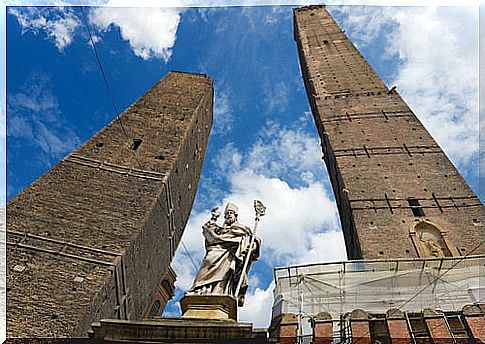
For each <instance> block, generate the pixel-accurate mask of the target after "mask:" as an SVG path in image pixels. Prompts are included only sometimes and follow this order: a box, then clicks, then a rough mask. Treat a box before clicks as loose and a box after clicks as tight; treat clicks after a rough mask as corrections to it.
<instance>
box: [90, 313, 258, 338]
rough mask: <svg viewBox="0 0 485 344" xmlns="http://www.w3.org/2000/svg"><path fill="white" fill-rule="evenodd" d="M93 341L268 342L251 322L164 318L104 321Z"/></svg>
mask: <svg viewBox="0 0 485 344" xmlns="http://www.w3.org/2000/svg"><path fill="white" fill-rule="evenodd" d="M91 337H92V339H93V340H95V341H98V340H104V341H107V342H111V341H123V342H132V343H137V342H140V343H147V342H150V343H254V344H257V343H266V342H267V333H266V331H258V330H253V326H252V324H250V323H237V322H234V321H227V320H226V321H224V320H202V319H187V318H163V319H159V320H151V321H126V320H101V321H100V322H98V323H94V324H93V326H92V331H91Z"/></svg>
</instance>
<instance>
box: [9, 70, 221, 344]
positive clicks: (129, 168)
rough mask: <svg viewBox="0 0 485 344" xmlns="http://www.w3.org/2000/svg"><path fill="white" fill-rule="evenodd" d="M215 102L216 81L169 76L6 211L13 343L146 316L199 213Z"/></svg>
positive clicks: (73, 333) (81, 333)
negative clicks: (195, 212)
mask: <svg viewBox="0 0 485 344" xmlns="http://www.w3.org/2000/svg"><path fill="white" fill-rule="evenodd" d="M212 100H213V86H212V81H211V79H210V78H208V77H206V76H204V75H195V74H188V73H180V72H173V73H170V74H169V75H168V76H166V77H165V78H164V79H162V80H161V81H160V82H159V83H158V84H156V85H155V86H154V87H153V88H152V89H151V90H149V91H148V92H147V93H146V94H145V95H144V96H142V97H141V98H140V99H138V100H137V101H136V102H135V103H134V104H133V105H132V106H130V107H129V108H128V109H127V110H126V111H125V112H124V113H123V114H122V115H121V116H120V118H119V120H117V119H115V120H114V121H113V122H111V123H110V124H109V125H108V126H106V127H105V128H104V129H103V130H101V131H100V132H99V133H97V134H96V135H95V136H94V137H92V138H91V139H90V140H88V141H87V142H86V143H84V144H83V145H82V146H81V147H79V148H78V149H76V150H75V151H74V152H73V153H71V154H69V155H68V156H67V157H66V158H64V159H63V160H62V161H61V162H60V163H59V164H58V165H57V166H55V167H54V168H52V169H51V170H50V171H48V172H47V173H46V174H45V175H44V176H42V177H41V178H39V179H38V180H37V181H35V182H34V183H32V185H30V186H29V187H28V188H26V189H25V190H23V191H22V192H21V193H20V194H18V195H17V196H16V197H15V198H13V199H12V200H11V201H10V202H9V203H8V205H7V210H8V215H7V228H8V230H7V246H8V250H7V261H8V263H7V271H8V272H7V275H8V280H7V297H8V304H7V306H8V317H7V336H8V337H26V336H27V337H64V336H78V337H79V336H80V337H84V336H87V332H88V330H89V329H90V325H91V323H92V322H93V321H96V320H99V319H101V318H118V319H138V318H139V317H140V316H141V315H142V313H143V310H144V308H145V307H146V306H147V304H148V302H149V301H150V299H151V297H152V296H153V295H154V293H155V292H156V290H157V287H158V286H159V282H160V281H161V279H162V277H163V276H164V275H166V273H169V272H170V271H169V266H170V262H171V260H172V258H173V255H174V252H175V250H176V248H177V245H178V243H179V240H180V238H181V236H182V233H183V229H184V228H185V224H186V222H187V218H188V216H189V213H190V211H191V208H192V203H193V200H194V196H195V192H196V189H197V183H198V180H199V175H200V171H201V168H202V162H203V158H204V155H205V148H206V144H207V138H208V135H209V131H210V128H211V125H212Z"/></svg>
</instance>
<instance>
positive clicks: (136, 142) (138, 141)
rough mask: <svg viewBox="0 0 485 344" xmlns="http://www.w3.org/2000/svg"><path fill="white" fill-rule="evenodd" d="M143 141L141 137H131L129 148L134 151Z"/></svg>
mask: <svg viewBox="0 0 485 344" xmlns="http://www.w3.org/2000/svg"><path fill="white" fill-rule="evenodd" d="M142 142H143V140H142V139H133V143H132V144H131V147H130V148H131V149H133V150H134V151H136V150H137V149H138V147H140V145H141V143H142Z"/></svg>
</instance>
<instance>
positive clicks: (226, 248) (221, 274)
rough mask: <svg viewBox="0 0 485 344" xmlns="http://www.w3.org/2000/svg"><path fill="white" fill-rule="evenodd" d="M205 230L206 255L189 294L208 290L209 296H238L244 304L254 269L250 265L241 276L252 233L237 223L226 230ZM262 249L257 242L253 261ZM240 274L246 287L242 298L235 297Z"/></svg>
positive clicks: (214, 227)
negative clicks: (249, 278)
mask: <svg viewBox="0 0 485 344" xmlns="http://www.w3.org/2000/svg"><path fill="white" fill-rule="evenodd" d="M202 228H203V234H204V237H205V247H206V255H205V257H204V260H203V262H202V265H201V267H200V269H199V272H198V273H197V276H196V278H195V281H194V284H193V286H192V288H191V289H190V291H191V292H197V291H198V290H202V289H203V288H204V287H206V288H207V289H208V290H207V291H206V292H208V293H212V294H224V295H232V296H236V297H237V298H238V300H239V303H240V304H242V303H243V302H244V294H245V292H246V289H247V283H248V276H247V275H248V271H249V268H250V266H251V264H249V265H248V267H247V269H246V271H244V272H242V268H243V265H244V258H245V256H246V254H247V252H248V248H249V244H250V241H251V230H250V229H249V228H248V227H246V226H244V225H241V224H239V223H237V222H235V223H233V224H232V225H231V226H223V227H220V226H218V225H217V224H215V223H213V222H208V223H206V224H205V225H204V226H203V227H202ZM259 246H260V240H259V239H258V238H256V240H255V244H254V245H253V250H252V254H251V261H254V260H256V259H257V258H258V256H259ZM241 273H242V275H243V283H242V285H241V289H240V292H239V295H234V293H235V289H236V286H237V283H238V281H239V277H240V276H241Z"/></svg>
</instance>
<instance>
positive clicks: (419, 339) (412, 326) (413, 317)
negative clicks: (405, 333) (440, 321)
mask: <svg viewBox="0 0 485 344" xmlns="http://www.w3.org/2000/svg"><path fill="white" fill-rule="evenodd" d="M406 318H407V321H408V326H409V331H410V332H411V337H412V338H413V339H414V342H415V343H416V344H421V343H423V344H424V343H429V342H430V337H431V336H430V334H429V330H428V326H427V325H426V322H425V321H424V318H423V316H422V315H421V314H415V313H410V314H406Z"/></svg>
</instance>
